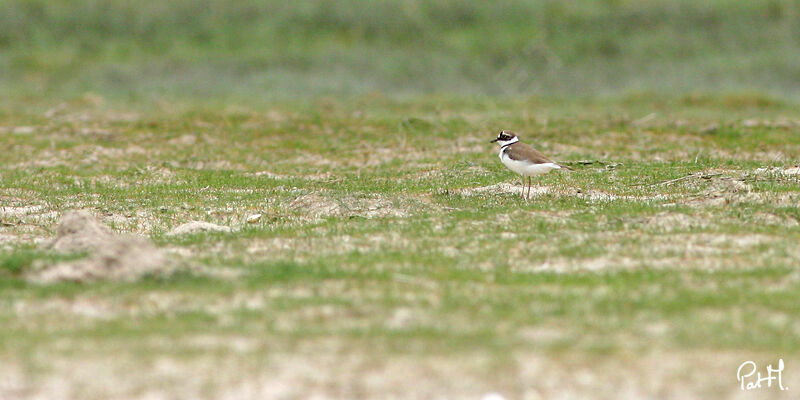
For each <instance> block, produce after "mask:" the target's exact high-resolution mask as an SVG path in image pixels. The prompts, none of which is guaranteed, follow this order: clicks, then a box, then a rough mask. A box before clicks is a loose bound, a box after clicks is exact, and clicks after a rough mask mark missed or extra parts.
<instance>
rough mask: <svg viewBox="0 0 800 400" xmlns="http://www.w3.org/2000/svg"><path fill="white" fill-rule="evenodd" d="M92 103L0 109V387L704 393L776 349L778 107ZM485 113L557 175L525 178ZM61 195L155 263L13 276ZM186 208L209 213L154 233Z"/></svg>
mask: <svg viewBox="0 0 800 400" xmlns="http://www.w3.org/2000/svg"><path fill="white" fill-rule="evenodd" d="M97 102H98V99H93V101H91V102H90V101H88V100H87V101H86V102H84V103H70V104H68V105H65V106H62V107H61V108H59V109H58V110H56V111H53V112H50V113H49V114H48V116H47V117H45V116H43V115H41V114H22V115H19V114H15V115H14V116H5V117H4V119H3V121H2V124H0V125H2V126H4V128H3V129H4V133H3V136H2V137H3V143H4V146H5V147H6V149H7V151H6V152H5V154H4V156H3V160H4V161H3V164H4V165H5V166H6V167H5V168H4V170H3V172H2V181H3V193H2V199H3V204H4V209H3V211H2V219H3V221H2V222H3V228H2V236H0V238H2V242H3V244H4V248H5V250H3V252H2V254H1V255H0V266H2V269H0V276H1V277H2V279H1V280H0V282H2V284H0V290H1V291H2V296H0V297H2V301H1V302H0V320H2V324H0V343H2V351H1V354H2V358H1V360H2V362H3V365H5V366H6V371H9V370H10V371H11V372H10V375H5V379H6V381H5V382H6V383H5V386H2V385H0V388H2V389H3V390H5V393H4V396H3V397H4V398H8V397H9V396H10V397H12V398H13V397H14V396H19V397H27V396H30V397H35V396H36V395H41V396H43V397H45V398H59V397H66V398H69V397H75V398H78V397H80V398H109V397H113V398H121V397H122V398H124V397H130V396H133V397H138V396H145V394H147V393H162V394H163V393H171V394H173V395H174V396H180V397H183V396H186V395H188V396H189V397H195V396H197V397H207V398H212V397H214V398H220V397H223V398H228V397H229V398H241V397H240V396H245V397H247V396H249V395H252V396H255V397H257V395H255V393H262V394H263V393H271V394H275V393H285V394H286V395H287V396H289V397H295V396H296V397H307V396H309V395H311V394H314V393H316V394H325V395H333V396H334V397H362V396H367V397H375V396H383V395H388V394H395V395H398V396H403V397H406V396H419V397H431V396H434V395H437V394H449V395H451V396H455V397H462V396H464V397H470V396H471V397H473V398H474V397H476V396H479V395H481V394H482V393H485V392H489V391H499V392H501V393H504V394H506V395H508V396H511V397H513V398H522V397H524V396H527V398H537V397H536V395H540V396H542V398H554V397H557V396H558V395H565V396H566V395H567V394H569V393H572V394H574V395H578V396H581V395H587V394H594V395H597V394H601V395H603V396H604V397H605V396H612V395H616V394H618V393H617V392H616V391H614V390H613V389H612V388H613V386H621V387H623V388H624V389H625V390H626V391H627V392H626V393H628V394H629V395H630V397H633V398H636V397H651V396H658V395H665V394H667V393H675V392H674V390H675V388H676V387H681V390H683V391H685V393H689V394H693V395H696V396H698V397H699V396H704V395H710V396H712V397H717V396H719V397H725V396H727V395H735V394H737V393H738V392H739V389H738V386H737V383H736V381H735V370H736V368H737V367H738V365H739V364H740V363H741V362H743V361H745V360H747V359H756V360H758V361H764V362H767V361H769V362H774V359H776V358H777V357H783V358H784V359H785V360H786V361H787V363H789V365H790V366H791V365H794V364H793V362H796V361H797V360H800V357H798V349H800V342H798V337H800V335H798V333H799V332H800V325H798V322H797V321H798V320H799V319H798V316H800V309H798V306H797V302H796V301H795V299H796V298H797V296H798V295H800V274H798V271H797V261H798V258H800V248H799V247H798V246H797V242H798V240H799V239H800V228H799V227H798V225H800V224H799V223H798V221H800V214H798V208H797V206H796V205H797V201H798V199H800V187H798V177H800V176H798V168H796V167H794V168H792V167H793V162H794V161H793V160H797V157H798V152H800V136H798V135H797V134H796V132H797V129H798V124H800V115H799V114H798V113H797V111H796V108H795V107H794V105H792V104H788V103H782V102H780V101H776V100H770V99H768V98H763V97H746V96H738V97H706V98H697V97H684V98H680V99H674V100H668V99H661V100H648V99H640V98H627V99H620V100H616V101H602V102H570V103H565V102H558V101H547V100H544V99H536V98H533V99H529V100H524V101H522V100H520V101H497V100H486V99H484V100H480V99H472V100H463V99H461V100H448V99H444V98H423V99H416V100H414V101H394V100H388V99H385V98H380V97H370V98H364V99H361V100H352V101H344V102H343V101H336V102H330V101H323V100H320V101H310V102H304V103H294V104H289V103H286V102H282V103H279V104H275V105H274V107H270V108H265V109H251V108H247V107H244V106H240V107H231V108H229V109H227V110H206V109H197V110H191V111H182V112H177V113H171V112H161V113H152V112H149V113H133V112H129V111H126V112H120V111H118V110H113V109H109V108H105V107H103V106H99V105H97ZM577 110H580V112H578V111H577ZM499 127H514V129H517V130H518V131H519V132H520V134H521V135H524V136H523V138H524V139H527V140H529V141H531V142H533V143H536V144H537V145H538V147H539V148H540V149H542V151H544V152H546V153H547V154H550V155H552V156H553V157H554V158H556V159H558V160H560V161H563V162H564V163H566V164H569V165H572V166H573V167H574V168H575V171H574V172H571V173H563V174H551V175H548V176H545V177H542V178H541V179H538V180H537V181H536V187H535V188H534V193H537V196H535V198H533V199H531V200H529V201H525V200H523V199H521V198H520V196H519V192H518V190H519V182H518V178H516V177H515V176H513V175H512V173H511V172H509V171H507V170H505V168H504V167H503V166H502V165H501V164H500V163H499V161H498V160H497V158H496V157H497V156H496V147H495V146H494V145H492V144H489V143H488V141H489V140H490V139H491V138H493V137H494V135H495V132H494V131H495V130H497V129H498V128H499ZM691 174H694V175H691ZM690 175H691V176H690ZM687 177H688V178H687ZM676 178H684V179H681V180H678V181H675V182H670V180H673V179H676ZM70 209H88V210H90V211H91V212H92V213H93V214H95V215H96V216H97V217H98V218H100V219H101V220H102V221H103V222H104V223H105V224H107V225H109V226H112V227H113V228H114V229H115V230H117V231H120V232H134V233H137V234H142V235H145V236H149V237H151V238H152V239H153V240H154V241H155V242H156V243H157V245H158V247H160V248H161V249H163V250H164V251H165V252H166V253H167V254H168V256H169V259H170V260H171V264H170V269H169V271H172V272H169V273H166V274H156V275H152V276H149V277H145V278H144V279H142V280H138V281H134V282H129V283H114V282H107V281H99V282H83V283H55V284H49V285H44V286H42V285H38V284H34V283H29V282H28V278H29V277H30V275H31V274H32V273H33V271H35V270H36V269H37V268H41V267H42V266H43V265H44V266H46V265H49V264H52V263H53V262H55V261H59V260H61V259H62V258H63V257H65V255H62V254H60V253H54V252H52V251H48V250H42V246H40V243H43V242H46V241H47V240H49V239H50V238H51V237H52V236H54V230H55V225H56V222H57V217H58V216H59V215H60V214H62V213H63V212H65V211H67V210H70ZM253 214H261V215H262V217H261V219H260V220H258V221H256V222H255V223H247V222H246V221H245V220H246V218H247V217H248V216H250V215H253ZM191 220H201V221H208V222H213V223H217V224H221V225H225V226H230V227H232V228H233V232H232V233H214V234H196V235H179V236H168V235H165V233H166V232H168V231H170V230H171V229H172V228H174V227H175V226H177V225H179V224H182V223H184V222H188V221H191ZM37 260H38V261H37ZM798 376H799V375H794V376H792V375H788V374H787V375H786V376H785V377H784V379H785V382H788V385H789V386H790V387H791V385H792V384H793V383H794V384H795V385H796V384H797V382H798V381H797V379H798V378H797V377H798ZM554 379H555V381H556V382H560V383H553V380H554ZM411 383H413V385H412V387H409V386H408V385H409V384H411ZM798 387H800V386H798ZM598 390H599V391H598ZM765 393H766V394H772V395H777V394H780V393H781V392H776V391H771V392H765ZM762 394H764V393H762ZM667 397H669V396H667Z"/></svg>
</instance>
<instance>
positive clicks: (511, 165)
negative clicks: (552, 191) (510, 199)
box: [489, 130, 572, 199]
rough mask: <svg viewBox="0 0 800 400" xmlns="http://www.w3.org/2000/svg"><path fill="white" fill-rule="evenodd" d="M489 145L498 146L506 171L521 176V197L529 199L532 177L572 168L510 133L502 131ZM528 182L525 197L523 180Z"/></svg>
mask: <svg viewBox="0 0 800 400" xmlns="http://www.w3.org/2000/svg"><path fill="white" fill-rule="evenodd" d="M489 143H497V144H499V145H500V153H499V156H500V161H501V162H502V163H503V165H505V166H506V167H508V169H510V170H512V171H514V172H516V173H518V174H520V175H522V197H524V198H526V199H527V198H530V194H531V185H532V178H531V177H532V176H536V175H544V174H546V173H548V172H550V171H552V170H554V169H567V170H572V168H570V167H568V166H566V165H561V164H559V163H557V162H555V161H553V160H551V159H549V158H547V157H545V156H544V155H543V154H542V153H540V152H538V151H537V150H536V149H534V148H533V147H531V146H529V145H527V144H525V143H522V142H520V141H519V136H517V134H516V133H514V132H511V131H506V130H502V131H500V133H499V134H498V135H497V138H495V139H494V140H492V141H490V142H489ZM526 178H527V180H528V195H527V196H526V195H525V179H526Z"/></svg>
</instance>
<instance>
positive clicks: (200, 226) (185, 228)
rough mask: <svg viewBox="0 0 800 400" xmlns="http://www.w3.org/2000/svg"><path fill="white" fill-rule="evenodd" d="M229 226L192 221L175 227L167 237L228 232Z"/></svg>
mask: <svg viewBox="0 0 800 400" xmlns="http://www.w3.org/2000/svg"><path fill="white" fill-rule="evenodd" d="M230 231H231V228H230V227H229V226H223V225H217V224H212V223H210V222H203V221H192V222H187V223H185V224H183V225H180V226H178V227H176V228H175V229H173V230H171V231H169V232H167V236H176V235H188V234H192V233H202V232H230Z"/></svg>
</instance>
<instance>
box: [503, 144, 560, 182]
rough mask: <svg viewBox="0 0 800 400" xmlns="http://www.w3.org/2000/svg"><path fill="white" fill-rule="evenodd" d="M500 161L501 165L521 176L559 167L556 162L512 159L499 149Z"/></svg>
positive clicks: (546, 171) (544, 172) (543, 172)
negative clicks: (541, 162) (539, 162)
mask: <svg viewBox="0 0 800 400" xmlns="http://www.w3.org/2000/svg"><path fill="white" fill-rule="evenodd" d="M500 161H502V162H503V165H505V166H506V167H508V169H510V170H512V171H514V172H516V173H518V174H520V175H522V176H536V175H544V174H546V173H548V172H550V171H552V170H554V169H561V167H560V166H559V165H558V164H556V163H543V164H534V163H532V162H528V161H517V160H512V159H511V157H509V156H508V155H507V154H505V153H503V151H502V150H501V151H500Z"/></svg>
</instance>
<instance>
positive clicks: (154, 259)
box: [28, 211, 165, 283]
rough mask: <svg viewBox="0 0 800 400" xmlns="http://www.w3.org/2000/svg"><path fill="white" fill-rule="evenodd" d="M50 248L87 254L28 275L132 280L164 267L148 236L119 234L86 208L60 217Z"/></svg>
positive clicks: (41, 279) (43, 280)
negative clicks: (75, 259) (80, 258)
mask: <svg viewBox="0 0 800 400" xmlns="http://www.w3.org/2000/svg"><path fill="white" fill-rule="evenodd" d="M48 247H49V248H51V249H54V250H57V251H61V252H88V253H89V258H87V259H84V260H77V261H71V262H62V263H58V264H55V265H49V266H40V267H39V268H37V269H36V270H35V271H33V272H32V273H31V274H30V275H29V276H28V278H29V279H30V280H31V281H34V282H39V283H49V282H55V281H89V280H98V279H111V280H133V279H136V278H138V277H141V276H142V275H145V274H150V273H155V272H159V271H161V270H163V268H164V265H165V258H164V255H163V254H162V252H161V251H160V250H159V249H158V248H156V247H155V245H153V244H152V243H151V242H150V241H149V240H147V239H145V238H143V237H140V236H133V235H118V234H115V233H113V232H112V231H111V230H110V229H108V227H106V226H104V225H102V224H101V223H100V222H98V221H97V219H95V218H94V217H93V216H92V215H91V214H90V213H89V212H87V211H71V212H69V213H67V214H65V215H64V217H62V219H61V222H60V224H59V226H58V228H57V230H56V237H55V238H54V239H53V240H52V241H51V242H50V243H49V245H48Z"/></svg>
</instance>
